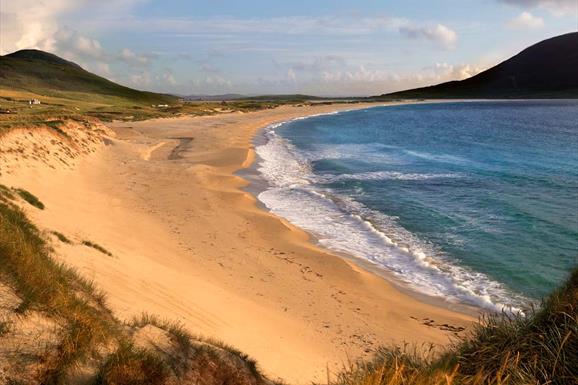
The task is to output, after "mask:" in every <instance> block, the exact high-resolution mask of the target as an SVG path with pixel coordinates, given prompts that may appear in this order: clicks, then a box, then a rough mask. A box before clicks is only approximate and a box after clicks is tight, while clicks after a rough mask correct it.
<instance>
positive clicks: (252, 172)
mask: <svg viewBox="0 0 578 385" xmlns="http://www.w3.org/2000/svg"><path fill="white" fill-rule="evenodd" d="M448 102H450V103H453V102H462V101H461V100H451V101H448ZM428 103H444V102H440V101H429V100H426V101H416V102H400V103H387V104H383V105H382V104H380V105H375V106H369V107H362V108H353V109H348V110H340V111H333V112H328V113H322V114H313V115H304V116H300V117H297V118H293V119H290V120H287V121H283V122H275V123H271V124H268V125H267V126H264V127H262V128H261V129H259V130H257V131H256V132H255V134H254V137H253V139H252V140H251V144H252V146H253V147H252V149H251V151H252V152H253V153H254V154H253V155H252V162H251V163H250V165H249V166H247V167H243V168H241V169H239V170H238V171H236V172H234V174H235V175H238V176H240V177H241V178H243V179H245V180H247V182H248V185H247V186H245V187H243V188H242V190H243V191H246V192H248V193H250V194H251V195H253V197H254V198H255V201H256V205H257V206H258V207H259V208H261V209H262V210H265V211H266V212H268V213H269V214H271V215H273V216H275V217H277V218H280V219H282V220H283V221H288V222H289V223H291V222H290V221H289V220H287V219H285V218H283V217H281V216H279V215H278V214H275V213H274V212H272V210H271V209H270V208H269V207H267V206H266V205H265V203H263V202H262V201H261V200H260V199H259V194H260V193H261V192H263V191H266V190H267V189H268V188H269V187H270V185H269V184H268V183H267V181H266V180H265V179H264V178H263V177H262V176H261V175H260V172H259V170H258V167H259V164H260V162H262V161H263V160H262V158H261V157H260V156H259V155H258V154H256V152H255V148H256V147H258V146H259V145H262V144H266V143H267V138H266V131H267V130H268V129H271V126H276V127H279V126H281V125H284V124H286V123H289V122H292V121H295V120H301V119H307V118H311V117H315V116H324V115H333V114H336V113H342V112H348V111H356V110H364V109H370V108H379V107H388V106H395V105H400V104H403V105H410V104H428ZM291 225H293V226H296V227H298V228H299V229H301V230H302V231H304V232H305V233H307V234H308V235H309V237H310V242H311V243H313V244H314V245H315V246H317V247H319V248H320V249H323V250H326V251H327V252H329V253H331V254H333V255H335V256H336V257H339V258H343V259H345V260H346V261H349V262H352V263H354V264H356V265H357V266H359V267H361V268H362V269H364V270H365V271H367V272H369V273H371V274H375V275H377V276H379V277H381V278H383V279H384V280H386V281H387V282H388V283H389V284H391V285H392V286H394V287H395V288H396V289H397V290H399V291H400V292H402V293H403V294H405V295H409V296H411V297H412V298H414V299H417V300H418V301H420V302H424V303H427V304H430V305H433V306H437V307H441V308H443V309H447V310H449V311H455V312H460V313H462V314H464V315H467V316H470V317H475V318H478V317H479V316H480V315H482V314H483V313H484V312H486V311H487V310H486V309H483V308H481V307H477V306H475V305H471V304H467V303H463V302H449V301H446V300H445V299H443V298H440V297H435V296H432V295H429V294H426V293H422V292H420V291H418V290H416V289H414V288H412V287H410V286H409V285H408V284H407V283H405V282H403V281H401V280H400V279H399V278H397V277H395V276H394V275H393V274H392V273H391V272H388V271H387V269H385V268H383V267H381V266H379V265H377V264H375V263H372V262H371V261H368V260H366V259H363V258H361V257H358V256H356V255H353V254H350V253H347V252H340V251H338V250H332V249H330V248H327V247H325V246H323V245H322V244H321V243H320V242H319V238H318V236H317V235H315V234H314V233H312V232H311V231H309V230H306V229H303V228H301V227H299V226H298V225H295V224H293V223H291Z"/></svg>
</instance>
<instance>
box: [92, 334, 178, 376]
mask: <svg viewBox="0 0 578 385" xmlns="http://www.w3.org/2000/svg"><path fill="white" fill-rule="evenodd" d="M168 377H169V369H168V367H167V365H166V363H165V362H164V361H163V360H162V359H160V358H159V357H158V356H157V355H155V354H154V353H151V352H150V351H148V350H146V349H139V348H135V347H134V345H132V344H130V343H126V342H124V343H122V344H121V345H120V346H119V348H118V349H117V350H116V352H114V353H113V354H111V355H110V356H109V357H108V359H107V360H106V362H105V363H104V365H103V366H102V368H101V369H100V371H99V373H98V376H97V378H96V381H95V382H94V385H134V384H138V385H163V384H165V383H166V381H167V379H168Z"/></svg>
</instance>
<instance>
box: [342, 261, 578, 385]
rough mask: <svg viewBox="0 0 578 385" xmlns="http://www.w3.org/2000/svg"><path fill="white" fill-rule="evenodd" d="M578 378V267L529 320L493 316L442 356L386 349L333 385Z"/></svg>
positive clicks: (563, 383)
mask: <svg viewBox="0 0 578 385" xmlns="http://www.w3.org/2000/svg"><path fill="white" fill-rule="evenodd" d="M577 379H578V269H576V270H574V272H573V273H572V275H571V277H570V278H569V279H568V281H567V282H566V284H565V285H564V286H563V287H561V288H560V289H559V290H557V291H556V292H554V293H552V295H550V297H549V298H548V299H547V300H546V301H545V302H544V304H543V306H542V307H541V308H540V310H537V311H533V312H532V313H531V314H530V315H528V316H525V317H524V316H522V315H510V314H500V315H497V314H495V315H488V316H486V317H484V318H483V319H482V320H481V322H480V324H478V325H476V326H475V327H474V329H473V331H472V332H471V335H470V336H469V337H468V338H467V339H465V340H464V341H461V342H459V343H457V344H456V345H454V346H453V347H451V348H450V349H449V350H448V351H447V352H445V353H444V354H443V355H441V356H438V357H437V358H428V357H427V355H426V357H425V358H424V356H423V355H421V354H417V353H415V352H413V353H408V352H407V351H406V350H404V349H399V348H396V349H385V348H383V349H381V350H379V351H378V353H377V354H376V357H375V359H374V361H372V362H370V363H356V364H353V365H351V366H350V368H349V369H348V370H346V371H345V372H343V373H341V374H340V375H339V376H338V377H337V379H335V380H334V381H332V382H331V384H332V385H385V384H387V385H509V384H510V385H526V384H552V385H572V384H576V380H577Z"/></svg>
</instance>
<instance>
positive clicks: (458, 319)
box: [3, 104, 475, 384]
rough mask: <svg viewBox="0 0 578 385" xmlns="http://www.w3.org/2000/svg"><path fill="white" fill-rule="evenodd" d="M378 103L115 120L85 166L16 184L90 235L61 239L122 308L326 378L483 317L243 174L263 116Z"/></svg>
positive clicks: (64, 224)
mask: <svg viewBox="0 0 578 385" xmlns="http://www.w3.org/2000/svg"><path fill="white" fill-rule="evenodd" d="M370 106H371V105H369V104H355V105H351V104H343V105H337V104H336V105H314V106H303V107H294V106H282V107H278V108H275V109H270V110H264V111H259V112H251V113H228V114H218V115H214V116H204V117H179V118H172V119H156V120H148V121H143V122H118V123H113V124H110V125H108V127H109V128H110V129H111V130H112V131H113V132H114V133H113V132H110V133H108V134H107V138H106V139H105V144H103V145H101V146H99V147H98V148H97V149H96V150H95V151H94V152H90V153H89V154H88V155H85V156H83V157H82V158H79V159H78V160H77V163H76V164H75V165H74V166H73V167H67V168H59V167H49V166H48V165H44V166H42V164H41V163H38V162H36V163H33V162H34V161H33V160H29V161H30V162H32V163H31V164H34V166H33V167H32V166H31V167H20V168H18V169H17V170H16V171H14V172H13V173H11V174H9V175H3V183H4V184H7V185H11V186H14V187H21V188H25V189H27V190H29V191H31V192H33V193H34V194H35V195H37V196H38V197H39V198H40V199H41V201H42V202H44V204H45V205H46V209H45V210H42V211H39V210H30V212H29V214H30V216H31V218H32V219H33V220H34V222H35V223H37V224H39V226H40V227H41V228H42V229H44V230H46V231H47V232H48V231H58V232H59V233H62V234H64V235H66V236H67V237H69V238H71V239H73V240H75V241H76V242H77V243H74V244H65V243H58V242H54V248H55V254H56V256H57V257H58V258H59V260H62V261H63V262H65V263H66V264H68V265H70V266H73V267H74V268H76V269H77V270H78V271H79V272H80V273H81V275H82V276H84V277H86V278H88V279H91V280H93V281H94V282H95V283H96V285H97V286H98V287H99V288H100V289H102V290H103V291H104V292H105V293H106V295H107V298H108V303H109V305H110V307H111V309H112V310H113V312H114V313H115V315H116V316H117V317H119V318H120V319H123V320H129V319H131V318H132V317H135V316H138V315H140V314H142V313H143V312H146V313H150V314H155V315H158V316H160V317H161V318H164V319H167V320H173V321H177V322H179V323H181V324H182V325H184V326H185V327H186V328H187V329H188V330H190V331H191V332H192V333H193V334H198V335H201V336H204V337H209V338H215V339H219V340H222V341H224V342H225V343H227V344H230V345H232V346H235V347H236V348H238V349H240V350H241V351H243V352H245V353H247V354H249V355H250V356H251V357H253V358H255V359H256V361H257V362H258V365H259V367H260V368H262V369H263V371H264V373H265V374H267V375H268V376H269V377H271V378H273V379H277V378H279V379H282V380H284V381H286V382H287V383H291V384H306V383H310V382H311V381H317V382H321V381H325V380H327V376H328V372H329V373H330V374H329V376H331V373H335V372H337V371H339V369H340V368H341V367H343V365H344V364H346V363H347V362H349V361H351V360H355V359H357V358H366V359H367V358H370V357H371V355H372V353H373V351H374V350H375V349H376V348H377V347H378V346H380V345H390V344H403V343H405V342H407V343H409V344H411V345H415V346H418V347H420V346H424V345H423V344H429V343H433V344H436V345H439V346H443V345H447V344H448V343H449V342H451V341H452V340H453V339H454V338H455V337H456V333H457V331H458V330H461V328H467V327H468V325H470V324H471V322H473V321H474V320H475V318H474V317H472V316H470V315H466V314H463V313H460V312H455V311H451V310H449V309H447V308H444V307H440V306H435V305H434V304H432V303H428V302H427V301H423V300H420V299H418V298H416V297H415V296H411V295H409V294H407V293H406V292H405V291H400V290H399V289H398V288H396V287H395V286H394V285H392V284H391V283H390V282H388V281H387V280H386V279H383V277H381V276H378V275H377V274H374V273H372V272H370V271H368V270H366V269H364V268H362V267H359V266H358V265H356V264H355V263H354V262H352V261H351V260H348V259H345V258H342V257H340V256H337V255H334V254H332V253H330V252H328V251H326V250H323V249H322V248H320V247H319V246H317V245H316V244H315V243H314V242H313V241H312V238H311V236H310V235H309V234H307V233H306V232H304V231H303V230H301V229H299V228H296V227H295V226H293V225H291V224H290V223H288V222H287V221H285V220H283V219H281V218H279V217H277V216H275V215H273V214H271V213H269V212H267V211H266V210H264V209H263V208H262V207H261V206H260V205H259V204H258V202H257V200H256V199H255V197H254V196H253V195H251V193H250V192H248V191H246V187H247V185H248V182H247V181H246V180H245V179H243V178H242V177H240V176H238V175H237V174H236V173H237V172H238V171H239V170H242V169H245V168H248V167H250V166H251V165H252V164H253V162H254V160H255V153H254V151H253V140H254V138H255V135H257V134H258V133H259V131H260V130H261V129H263V128H264V127H266V126H268V125H270V124H273V123H279V122H282V121H286V120H289V119H293V118H296V117H300V116H306V115H312V114H322V113H329V112H332V111H338V110H348V109H352V108H363V107H370ZM26 162H28V160H27V161H26ZM84 240H88V241H91V242H94V243H96V244H98V245H101V246H102V247H103V248H105V249H106V250H107V251H109V252H110V254H112V255H111V256H109V255H105V254H103V253H102V252H99V251H98V250H96V249H91V248H87V247H84V246H82V245H81V244H78V243H79V242H82V241H84Z"/></svg>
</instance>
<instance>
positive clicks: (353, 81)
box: [0, 0, 578, 95]
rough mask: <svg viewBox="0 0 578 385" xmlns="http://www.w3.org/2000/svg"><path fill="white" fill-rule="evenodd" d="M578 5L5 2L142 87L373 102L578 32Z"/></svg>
mask: <svg viewBox="0 0 578 385" xmlns="http://www.w3.org/2000/svg"><path fill="white" fill-rule="evenodd" d="M577 9H578V0H461V1H457V0H438V1H434V0H432V1H423V0H421V1H418V0H403V1H401V0H400V1H397V0H393V1H386V0H364V1H363V0H358V1H343V0H331V1H330V0H317V1H315V0H309V1H302V0H292V1H274V0H269V1H264V0H244V1H233V0H212V1H196V0H189V1H185V0H175V1H170V0H165V1H157V0H50V1H47V0H44V1H39V0H35V1H32V0H18V1H17V0H3V1H2V5H1V7H0V17H1V20H2V22H1V23H0V53H2V54H5V53H8V52H11V51H14V50H17V49H23V48H39V49H44V50H48V51H51V52H54V53H56V54H58V55H61V56H63V57H66V58H68V59H71V60H74V61H76V62H78V63H80V64H81V65H83V66H84V67H85V68H87V69H89V70H91V71H94V72H96V73H98V74H100V75H102V76H106V77H107V78H110V79H113V80H115V81H118V82H120V83H122V84H125V85H129V86H131V87H136V88H140V89H147V90H154V91H162V92H172V93H179V94H220V93H230V92H237V93H245V94H266V93H307V94H316V95H373V94H380V93H383V92H388V91H395V90H398V89H405V88H409V87H416V86H422V85H428V84H433V83H439V82H442V81H446V80H452V79H463V78H465V77H468V76H471V75H473V74H475V73H477V72H479V71H481V70H483V69H486V68H488V67H490V66H492V65H495V64H497V63H499V62H500V61H502V60H504V59H506V58H508V57H510V56H512V55H513V54H515V53H517V52H519V51H520V50H521V49H523V48H525V47H527V46H528V45H531V44H533V43H536V42H538V41H540V40H543V39H545V38H548V37H552V36H556V35H559V34H562V33H567V32H572V31H576V30H577V29H578V15H577Z"/></svg>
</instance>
